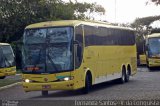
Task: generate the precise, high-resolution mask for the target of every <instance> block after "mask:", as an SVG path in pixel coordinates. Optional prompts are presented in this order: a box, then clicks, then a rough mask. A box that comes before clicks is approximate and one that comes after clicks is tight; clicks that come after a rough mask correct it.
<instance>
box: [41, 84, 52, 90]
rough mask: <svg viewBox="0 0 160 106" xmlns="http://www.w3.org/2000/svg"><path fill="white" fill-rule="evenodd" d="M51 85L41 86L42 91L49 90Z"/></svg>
mask: <svg viewBox="0 0 160 106" xmlns="http://www.w3.org/2000/svg"><path fill="white" fill-rule="evenodd" d="M50 88H51V85H42V89H50Z"/></svg>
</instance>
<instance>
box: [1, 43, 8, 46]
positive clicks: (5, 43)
mask: <svg viewBox="0 0 160 106" xmlns="http://www.w3.org/2000/svg"><path fill="white" fill-rule="evenodd" d="M1 45H10V44H8V43H0V46H1Z"/></svg>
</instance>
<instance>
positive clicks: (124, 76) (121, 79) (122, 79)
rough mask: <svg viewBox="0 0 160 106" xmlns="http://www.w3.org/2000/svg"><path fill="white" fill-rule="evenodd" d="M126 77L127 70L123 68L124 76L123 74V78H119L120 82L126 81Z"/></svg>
mask: <svg viewBox="0 0 160 106" xmlns="http://www.w3.org/2000/svg"><path fill="white" fill-rule="evenodd" d="M125 79H126V71H125V69H123V70H122V76H121V78H119V79H118V82H119V83H121V84H123V83H125Z"/></svg>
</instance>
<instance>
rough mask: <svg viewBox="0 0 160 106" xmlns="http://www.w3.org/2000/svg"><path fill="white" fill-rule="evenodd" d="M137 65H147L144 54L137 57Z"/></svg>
mask: <svg viewBox="0 0 160 106" xmlns="http://www.w3.org/2000/svg"><path fill="white" fill-rule="evenodd" d="M139 62H140V63H139V65H146V64H147V60H146V54H145V53H143V54H140V55H139Z"/></svg>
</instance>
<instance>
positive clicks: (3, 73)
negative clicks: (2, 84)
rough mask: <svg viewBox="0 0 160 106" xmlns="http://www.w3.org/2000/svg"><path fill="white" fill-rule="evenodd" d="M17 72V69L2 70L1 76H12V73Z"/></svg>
mask: <svg viewBox="0 0 160 106" xmlns="http://www.w3.org/2000/svg"><path fill="white" fill-rule="evenodd" d="M15 74H16V71H10V72H2V73H0V77H3V76H10V75H15Z"/></svg>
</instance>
